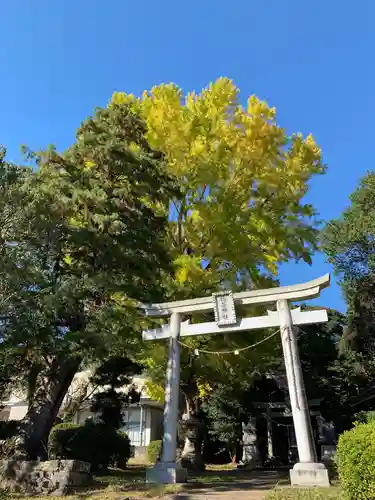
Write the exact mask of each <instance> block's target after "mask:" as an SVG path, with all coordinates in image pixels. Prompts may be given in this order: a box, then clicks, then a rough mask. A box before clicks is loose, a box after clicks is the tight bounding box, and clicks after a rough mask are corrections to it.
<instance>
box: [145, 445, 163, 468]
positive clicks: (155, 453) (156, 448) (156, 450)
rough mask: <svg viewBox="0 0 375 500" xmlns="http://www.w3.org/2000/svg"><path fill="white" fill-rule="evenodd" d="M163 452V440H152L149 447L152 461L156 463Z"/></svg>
mask: <svg viewBox="0 0 375 500" xmlns="http://www.w3.org/2000/svg"><path fill="white" fill-rule="evenodd" d="M160 452H161V441H160V440H159V441H151V442H150V444H149V445H148V447H147V457H148V459H149V461H150V462H151V463H155V462H156V461H157V460H158V458H159V456H160Z"/></svg>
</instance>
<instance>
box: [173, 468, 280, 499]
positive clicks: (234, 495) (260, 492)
mask: <svg viewBox="0 0 375 500" xmlns="http://www.w3.org/2000/svg"><path fill="white" fill-rule="evenodd" d="M287 475H288V472H287V471H281V472H280V471H273V470H272V471H253V472H252V473H247V474H246V475H243V476H242V475H241V476H240V477H238V479H237V478H235V477H233V476H231V478H230V481H228V482H225V481H223V482H221V483H216V482H215V483H213V484H194V483H189V484H187V485H186V487H185V488H184V489H183V491H181V492H180V493H178V494H176V495H175V497H174V498H175V499H176V500H203V499H204V500H245V499H246V500H264V499H265V496H266V494H267V492H268V491H270V490H271V489H272V488H274V487H275V486H276V484H278V483H279V482H280V481H281V480H282V479H284V478H285V477H286V476H287ZM228 479H229V478H228Z"/></svg>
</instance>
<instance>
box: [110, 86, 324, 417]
mask: <svg viewBox="0 0 375 500" xmlns="http://www.w3.org/2000/svg"><path fill="white" fill-rule="evenodd" d="M129 104H130V105H132V106H133V108H134V109H136V110H137V111H138V112H139V113H140V114H141V116H142V117H143V118H144V120H145V122H146V125H147V132H146V137H147V139H148V141H149V143H150V144H151V145H152V147H154V148H156V149H158V150H160V151H162V152H163V154H164V156H165V161H166V165H167V168H168V169H169V172H170V173H171V174H173V175H174V176H176V177H177V179H178V181H179V184H180V187H181V190H180V193H179V194H178V195H177V196H174V197H172V198H171V199H170V203H169V204H168V206H167V207H166V211H167V212H168V215H169V219H170V223H169V233H168V234H169V247H170V248H171V252H172V256H173V259H174V277H173V279H169V281H168V283H167V287H168V290H169V294H168V297H166V298H171V299H181V298H190V297H193V296H201V295H209V294H210V293H212V292H214V291H216V290H218V289H220V288H222V287H231V288H232V289H243V288H254V287H258V286H261V285H262V286H272V284H273V283H274V281H275V280H274V276H275V274H276V273H277V268H278V264H280V263H281V262H286V261H288V260H290V259H297V260H298V259H303V260H305V261H307V262H310V254H311V252H312V251H314V250H315V242H316V235H317V231H316V221H315V210H314V208H313V207H312V206H311V205H310V204H307V203H305V202H304V196H305V194H306V191H307V189H308V182H309V180H310V179H311V177H312V176H313V175H315V174H321V173H323V172H324V166H323V164H322V159H321V153H320V149H319V148H318V146H317V145H316V143H315V141H314V139H313V137H312V136H311V135H309V136H307V137H306V138H304V137H303V136H302V135H301V134H292V135H289V134H287V133H286V131H285V130H284V129H283V128H282V127H280V126H279V125H278V124H277V122H276V111H275V109H274V108H271V107H270V106H268V104H266V103H265V102H262V101H260V100H259V99H258V98H257V97H256V96H251V97H249V99H248V102H247V106H246V107H244V106H242V105H241V103H240V100H239V89H238V88H237V87H236V86H235V85H234V84H233V83H232V82H231V81H230V80H228V79H225V78H220V79H219V80H217V81H216V82H214V83H213V84H211V85H209V86H208V87H207V88H206V89H203V90H202V92H201V93H199V94H197V93H195V92H191V93H189V94H187V95H186V96H184V95H183V93H182V90H181V89H179V88H178V87H177V86H175V85H173V84H170V85H159V86H156V87H154V88H152V89H151V91H149V92H145V93H144V94H143V95H142V96H141V97H140V98H136V97H134V96H132V95H127V94H124V93H115V94H114V95H113V97H112V100H111V103H110V104H109V108H111V107H112V106H128V105H129ZM209 317H210V316H209V315H208V316H206V317H205V318H206V319H207V318H209ZM201 318H202V317H201V316H197V317H193V318H192V321H197V320H199V319H201ZM264 335H265V333H264V332H260V333H258V334H254V333H253V334H251V335H246V334H244V335H237V336H236V337H233V336H232V337H231V338H229V337H228V336H225V337H223V336H216V338H215V339H213V338H209V339H207V338H206V339H199V340H197V339H194V341H192V340H187V341H186V343H187V344H189V346H190V347H191V348H198V349H199V348H201V349H202V348H206V349H208V350H210V349H211V350H222V349H228V343H231V347H232V348H233V350H234V349H235V348H241V347H244V346H246V345H247V344H250V343H252V342H254V341H255V340H259V339H260V338H261V337H262V336H264ZM270 345H271V350H272V349H273V345H272V344H270ZM155 350H156V352H157V354H159V353H160V356H158V355H156V356H155ZM160 351H162V352H160ZM261 352H262V351H261ZM262 354H264V351H263V352H262ZM262 354H259V351H258V352H257V354H256V355H255V357H254V354H253V352H251V351H249V352H247V351H244V353H242V354H241V356H239V357H235V356H228V357H227V358H225V359H226V361H225V362H224V363H220V362H218V360H217V358H216V359H214V360H212V356H211V357H210V356H208V357H207V356H204V355H202V356H200V357H199V360H195V358H194V357H192V356H191V353H190V354H188V353H186V359H184V362H183V369H182V389H183V391H184V394H185V395H186V397H187V401H188V403H189V406H190V407H191V406H193V403H194V401H193V400H194V399H195V400H196V399H197V398H199V388H200V387H201V386H202V384H203V385H204V382H209V381H210V379H211V375H210V373H211V374H212V376H214V377H216V376H218V373H220V372H221V373H222V374H223V376H225V374H226V373H227V372H228V370H231V371H233V372H235V371H236V369H237V368H236V366H239V367H246V366H247V367H248V366H249V365H250V366H252V367H254V365H258V367H259V364H261V360H262V358H263V357H264V356H262ZM241 357H242V358H245V362H244V363H242V364H241V363H239V359H240V358H241ZM158 360H162V362H161V363H160V362H158ZM164 362H165V348H164V347H163V346H160V347H158V348H156V347H154V346H152V355H151V356H149V372H150V374H151V376H152V378H153V379H154V380H155V381H161V379H162V376H163V372H164ZM202 365H203V367H202ZM251 371H254V370H253V368H252V369H251ZM242 372H243V373H245V369H244V368H242ZM248 372H249V370H248Z"/></svg>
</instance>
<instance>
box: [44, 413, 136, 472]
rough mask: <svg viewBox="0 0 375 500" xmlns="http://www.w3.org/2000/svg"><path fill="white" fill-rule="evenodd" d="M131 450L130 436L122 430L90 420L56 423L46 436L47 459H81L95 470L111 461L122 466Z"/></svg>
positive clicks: (112, 463) (114, 464) (106, 465)
mask: <svg viewBox="0 0 375 500" xmlns="http://www.w3.org/2000/svg"><path fill="white" fill-rule="evenodd" d="M130 453H131V449H130V440H129V438H128V436H127V435H126V434H125V433H124V432H120V431H116V430H113V429H109V428H108V427H106V426H105V425H103V424H98V423H93V422H90V421H89V422H86V423H85V424H84V425H77V424H59V425H56V426H55V427H53V429H52V430H51V433H50V436H49V440H48V454H49V458H50V459H59V458H62V459H64V458H65V459H75V460H83V461H84V462H89V463H91V465H92V470H93V471H94V472H95V471H98V470H99V469H102V468H107V467H108V466H110V465H112V466H119V467H122V468H123V467H125V466H126V464H127V462H128V460H129V458H130Z"/></svg>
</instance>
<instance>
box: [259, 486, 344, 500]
mask: <svg viewBox="0 0 375 500" xmlns="http://www.w3.org/2000/svg"><path fill="white" fill-rule="evenodd" d="M340 499H342V494H341V491H340V490H338V489H337V488H309V489H300V488H298V489H296V488H293V489H289V488H288V489H287V488H280V489H275V490H272V491H271V492H270V493H268V495H267V496H266V500H340Z"/></svg>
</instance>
